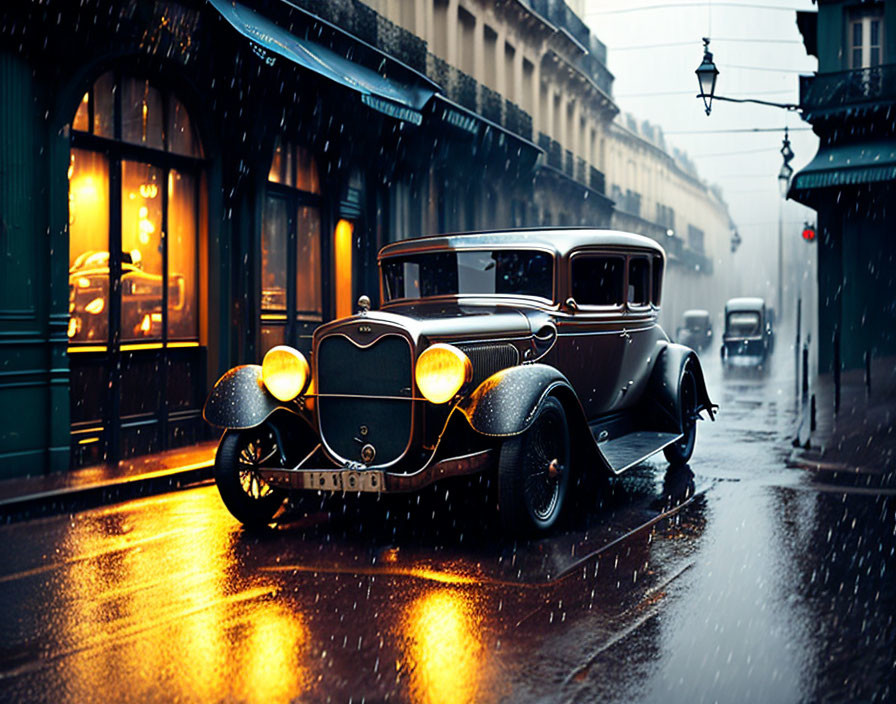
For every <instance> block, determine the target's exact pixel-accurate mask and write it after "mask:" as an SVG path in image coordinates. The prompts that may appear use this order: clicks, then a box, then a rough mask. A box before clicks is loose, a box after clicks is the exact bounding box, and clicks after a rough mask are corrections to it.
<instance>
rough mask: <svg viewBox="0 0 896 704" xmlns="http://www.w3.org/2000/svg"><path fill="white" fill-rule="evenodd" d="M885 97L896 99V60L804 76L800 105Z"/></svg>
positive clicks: (824, 106) (822, 106)
mask: <svg viewBox="0 0 896 704" xmlns="http://www.w3.org/2000/svg"><path fill="white" fill-rule="evenodd" d="M881 101H885V102H896V64H888V65H886V66H874V67H872V68H860V69H856V70H854V71H840V72H838V73H819V74H817V75H815V76H800V108H801V109H802V110H804V111H808V112H811V111H814V110H830V109H837V108H848V107H851V106H853V105H858V104H862V103H873V102H881Z"/></svg>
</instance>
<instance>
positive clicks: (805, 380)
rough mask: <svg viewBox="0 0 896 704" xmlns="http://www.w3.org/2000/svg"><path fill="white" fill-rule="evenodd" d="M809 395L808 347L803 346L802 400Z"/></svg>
mask: <svg viewBox="0 0 896 704" xmlns="http://www.w3.org/2000/svg"><path fill="white" fill-rule="evenodd" d="M808 393H809V345H803V398H806V396H807V395H808Z"/></svg>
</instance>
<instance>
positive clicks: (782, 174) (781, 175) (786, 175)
mask: <svg viewBox="0 0 896 704" xmlns="http://www.w3.org/2000/svg"><path fill="white" fill-rule="evenodd" d="M781 156H782V157H784V162H783V163H782V164H781V170H780V171H779V172H778V188H779V189H780V191H781V197H782V198H787V191H788V190H790V177H791V176H793V167H792V166H791V165H790V162H791V161H792V160H793V149H791V148H790V136H789V135H788V132H787V128H786V127H785V128H784V143H783V144H782V145H781Z"/></svg>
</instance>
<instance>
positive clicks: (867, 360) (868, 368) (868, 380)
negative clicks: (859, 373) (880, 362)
mask: <svg viewBox="0 0 896 704" xmlns="http://www.w3.org/2000/svg"><path fill="white" fill-rule="evenodd" d="M865 396H866V397H867V398H870V397H871V350H865Z"/></svg>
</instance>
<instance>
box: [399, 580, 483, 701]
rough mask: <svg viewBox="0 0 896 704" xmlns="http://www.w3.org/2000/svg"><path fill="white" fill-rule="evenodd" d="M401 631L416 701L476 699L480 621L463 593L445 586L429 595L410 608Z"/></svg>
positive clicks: (478, 683)
mask: <svg viewBox="0 0 896 704" xmlns="http://www.w3.org/2000/svg"><path fill="white" fill-rule="evenodd" d="M403 629H404V633H403V634H402V635H404V637H405V638H407V639H408V641H409V648H408V657H409V658H410V660H411V662H410V663H408V669H409V670H410V672H411V687H412V691H413V697H412V698H413V699H414V700H415V701H421V702H431V703H432V704H435V702H444V703H446V704H453V703H455V702H472V701H476V699H477V696H476V694H477V692H478V691H479V689H480V680H481V678H482V649H483V648H482V642H481V639H480V634H479V619H478V618H477V617H476V614H475V612H474V609H473V608H472V604H471V603H470V599H469V598H468V597H467V596H466V595H465V594H463V593H462V592H459V591H454V590H444V589H440V590H434V591H430V592H427V593H425V594H424V595H423V596H421V597H420V598H418V599H417V600H416V601H414V602H413V603H412V604H411V606H410V607H409V608H408V612H407V617H406V619H405V621H404V624H403Z"/></svg>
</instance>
